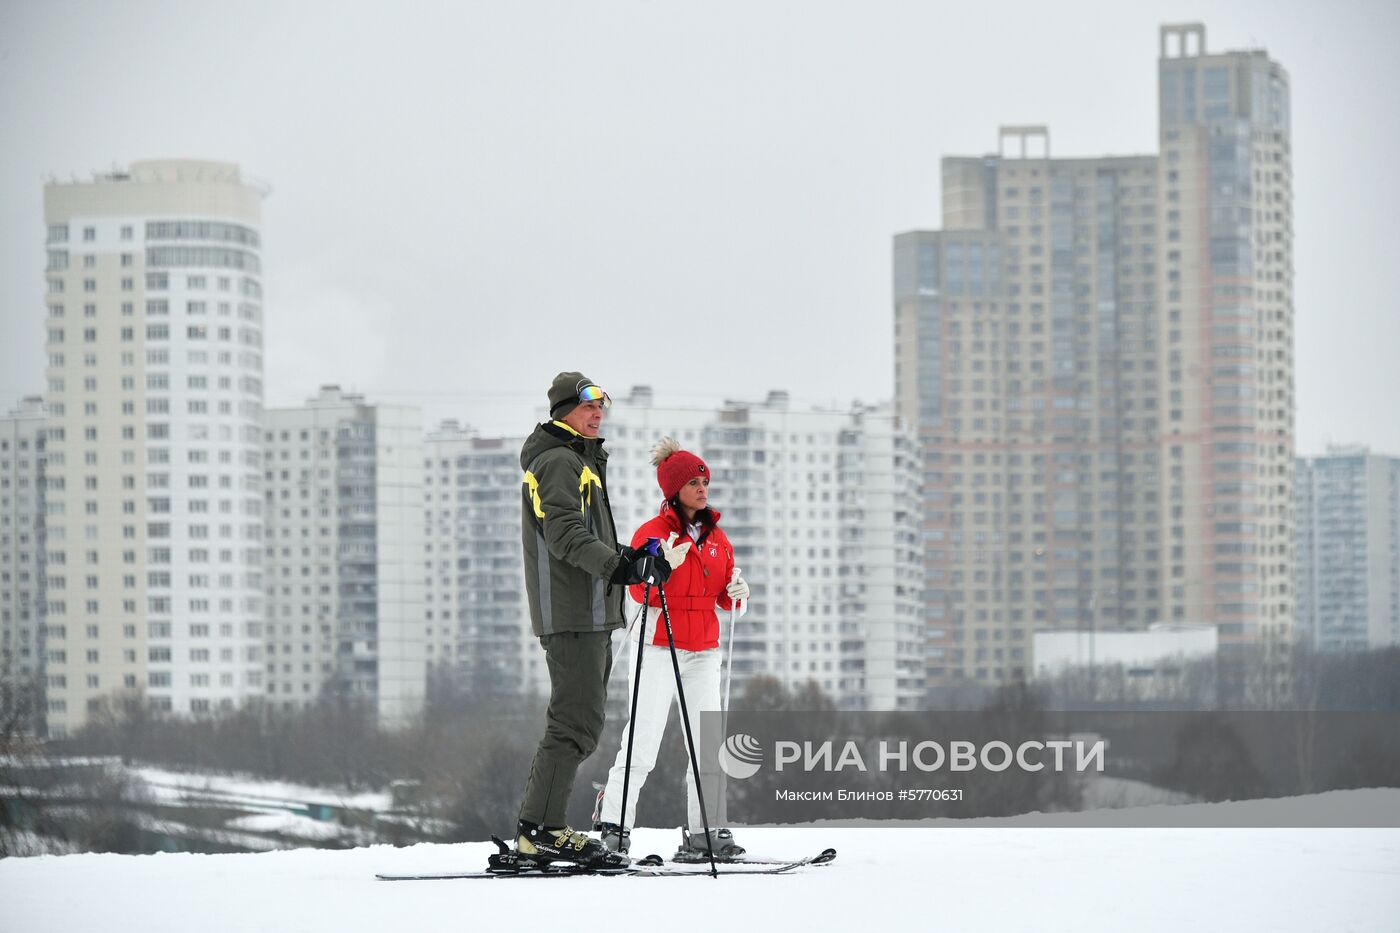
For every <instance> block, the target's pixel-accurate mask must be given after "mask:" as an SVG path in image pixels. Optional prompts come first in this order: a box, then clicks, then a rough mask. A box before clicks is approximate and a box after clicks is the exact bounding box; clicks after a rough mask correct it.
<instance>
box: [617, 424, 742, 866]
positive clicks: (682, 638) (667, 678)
mask: <svg viewBox="0 0 1400 933" xmlns="http://www.w3.org/2000/svg"><path fill="white" fill-rule="evenodd" d="M651 462H652V463H653V464H654V465H655V466H656V482H657V485H659V486H660V487H661V493H662V495H663V496H664V497H665V501H664V502H663V503H662V504H661V511H660V512H659V513H658V514H657V515H656V517H655V518H652V519H650V520H649V521H647V522H646V523H645V524H643V525H642V527H640V528H638V529H637V533H636V534H634V535H633V536H632V546H633V547H640V546H642V545H643V544H645V543H646V541H647V539H649V538H656V539H658V540H660V541H663V542H666V543H667V544H668V545H670V544H671V542H673V541H675V539H677V538H680V539H681V540H682V541H683V542H684V543H682V544H680V545H679V546H676V547H675V549H674V550H673V551H671V552H670V554H668V556H671V555H674V554H677V553H679V554H681V555H683V557H682V562H681V563H680V564H679V565H678V566H676V567H675V569H673V571H672V573H671V577H670V579H669V580H668V581H667V582H666V583H665V592H666V608H667V610H668V611H669V613H670V617H671V631H672V634H673V636H674V638H675V644H676V657H677V659H678V661H679V664H680V673H681V683H682V685H683V686H684V688H685V697H686V706H687V707H688V709H689V710H690V713H691V717H690V718H691V723H690V727H691V730H692V734H696V733H697V732H698V729H699V715H698V714H699V713H702V712H709V711H715V710H718V709H719V708H720V699H719V691H720V651H719V616H718V615H717V614H716V609H720V610H724V611H726V612H727V611H729V610H731V609H733V608H734V606H735V605H736V604H737V603H738V602H740V601H743V600H747V599H748V598H749V585H748V583H746V582H745V581H744V579H743V578H742V577H740V576H739V575H737V574H736V573H735V572H734V549H733V548H732V547H731V546H730V544H729V538H728V536H727V535H725V533H724V531H723V530H722V529H721V528H720V527H719V513H718V512H716V511H715V510H714V509H711V508H710V506H709V498H710V493H709V486H710V471H709V468H708V467H706V466H705V461H703V460H701V459H700V458H699V457H697V456H696V455H695V454H693V453H691V452H689V451H687V450H682V449H681V447H680V445H679V444H678V443H676V441H675V440H674V439H673V438H670V437H664V438H662V439H661V442H660V443H659V444H657V445H656V446H655V447H654V448H652V452H651ZM686 538H689V540H688V541H686V540H685V539H686ZM630 593H631V596H632V600H633V602H635V603H637V604H638V605H640V604H641V602H642V600H643V599H645V598H646V597H645V595H644V594H645V587H643V586H641V585H638V586H633V587H631V589H630ZM660 616H661V594H660V593H659V592H658V591H657V588H655V587H653V588H652V591H651V600H650V605H649V606H648V607H647V610H646V618H645V621H644V622H643V623H642V624H644V625H646V626H647V635H646V644H647V646H646V648H645V649H644V650H645V655H644V657H643V658H642V673H641V682H640V684H637V685H635V686H634V689H635V690H637V691H638V694H637V697H636V699H635V702H636V717H635V720H634V721H633V722H632V723H630V724H629V726H628V728H625V729H623V732H622V746H621V747H620V748H619V749H618V751H617V760H616V761H615V762H614V763H613V766H612V770H611V771H609V772H608V783H607V786H606V787H605V788H604V789H603V791H602V792H601V794H600V795H599V801H598V809H597V813H596V815H595V823H596V825H595V826H594V827H593V828H594V829H595V830H596V831H598V832H600V833H602V838H603V842H604V844H606V845H607V846H608V848H610V849H612V850H614V851H621V852H626V851H627V850H628V847H629V844H630V829H629V828H628V827H625V826H619V825H618V822H619V820H620V819H621V815H622V785H623V781H624V778H626V783H627V797H628V799H627V815H628V817H629V818H630V819H631V821H632V822H633V823H634V824H635V822H636V820H635V814H636V812H637V811H636V804H637V796H638V794H639V793H640V792H641V789H642V784H643V783H644V782H645V781H646V778H647V775H648V774H650V773H651V769H652V768H653V767H655V765H656V755H657V752H658V750H659V749H660V748H661V737H662V734H663V733H664V732H665V729H666V717H667V715H668V714H669V713H670V711H671V705H672V704H673V703H675V702H676V678H675V672H674V670H673V668H672V666H671V658H670V649H669V647H668V643H667V641H666V626H665V624H664V623H661V622H660ZM731 637H732V634H731ZM632 650H633V651H634V652H635V651H636V650H637V649H636V646H635V644H634V645H633V648H632ZM635 661H636V658H635V656H634V657H633V664H635ZM629 729H632V730H634V736H633V746H632V772H631V776H630V777H628V776H627V733H628V730H629ZM697 741H698V740H697ZM707 772H709V773H713V769H712V768H706V767H705V766H704V765H703V764H702V766H701V773H702V774H704V773H707ZM685 774H686V781H685V784H686V814H687V823H686V828H685V829H683V830H682V841H681V846H680V848H679V849H678V850H677V852H676V855H675V860H676V861H694V862H698V861H704V860H706V859H708V857H709V849H710V846H707V845H706V839H705V830H704V828H703V821H702V818H701V813H700V801H699V799H698V796H697V794H696V790H695V779H694V776H693V774H692V771H691V769H690V768H689V767H687V769H686V772H685ZM717 784H718V782H717V781H716V782H715V785H711V783H710V781H709V780H707V781H706V789H711V788H712V787H713V786H717ZM711 793H712V794H713V790H711ZM711 799H712V800H713V797H712V798H711ZM710 837H711V838H710V840H709V842H710V844H711V845H712V846H713V849H714V854H715V858H716V859H720V860H725V861H733V860H734V859H737V858H739V857H740V856H741V855H743V854H744V849H743V848H741V847H740V846H738V845H736V844H735V842H734V835H733V833H731V832H730V831H729V830H728V829H713V830H711V831H710Z"/></svg>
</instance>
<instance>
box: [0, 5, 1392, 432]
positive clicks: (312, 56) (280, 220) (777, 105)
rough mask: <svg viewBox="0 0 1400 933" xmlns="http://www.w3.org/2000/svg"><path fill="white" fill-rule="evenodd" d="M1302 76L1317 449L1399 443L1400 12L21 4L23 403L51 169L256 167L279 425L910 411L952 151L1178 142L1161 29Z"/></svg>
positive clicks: (32, 366)
mask: <svg viewBox="0 0 1400 933" xmlns="http://www.w3.org/2000/svg"><path fill="white" fill-rule="evenodd" d="M1198 20H1203V21H1204V22H1205V23H1206V26H1207V43H1208V47H1209V49H1210V50H1211V51H1223V50H1229V49H1238V48H1254V47H1262V48H1265V49H1267V50H1268V51H1269V53H1270V55H1271V56H1272V57H1273V58H1275V59H1276V60H1278V61H1279V62H1281V63H1282V64H1283V65H1284V67H1285V68H1287V70H1288V72H1289V75H1290V77H1291V80H1292V88H1293V146H1294V192H1295V212H1294V217H1295V229H1296V252H1295V261H1296V272H1297V276H1296V294H1295V300H1296V308H1297V326H1296V334H1297V399H1298V438H1299V445H1298V446H1299V450H1300V452H1303V453H1314V452H1319V451H1320V450H1321V449H1322V447H1323V445H1324V444H1325V443H1327V442H1329V441H1331V442H1362V443H1368V444H1370V445H1372V446H1373V447H1375V448H1377V449H1379V450H1382V451H1385V452H1388V453H1392V454H1397V455H1400V414H1397V413H1396V411H1395V403H1396V401H1397V399H1400V358H1397V357H1400V353H1398V352H1397V351H1400V314H1398V313H1397V312H1400V307H1397V299H1396V297H1395V295H1396V284H1395V276H1396V269H1397V257H1400V222H1397V221H1398V220H1400V211H1398V210H1397V209H1398V208H1400V172H1397V170H1396V169H1395V163H1396V155H1397V152H1400V146H1398V145H1397V144H1398V143H1400V131H1398V128H1400V105H1397V103H1396V98H1397V92H1400V56H1397V55H1396V53H1395V42H1396V38H1397V36H1400V4H1395V3H1393V2H1371V0H1364V2H1332V3H1321V2H1315V0H1306V2H1300V0H1284V2H1279V0H1271V2H1253V0H1248V2H1234V3H1231V4H1228V5H1226V4H1202V3H1174V2H1157V3H1153V2H1136V0H1134V2H1131V3H1123V2H1104V3H1085V2H1074V0H1070V2H1055V3H1048V2H1044V0H1034V2H1025V3H1008V2H989V3H983V4H980V5H974V4H968V3H959V4H951V3H949V4H944V3H934V2H860V3H855V2H851V3H840V4H836V3H818V2H811V0H804V2H788V3H764V2H755V0H749V2H740V3H723V2H706V3H694V2H692V3H678V2H676V3H668V2H655V0H653V2H606V3H604V2H585V0H573V2H558V3H535V2H505V0H502V2H497V3H489V4H487V3H442V4H426V3H411V2H400V3H393V4H390V3H385V4H359V3H354V2H347V0H339V2H335V3H311V2H291V3H276V4H274V3H268V4H263V3H257V2H240V3H237V4H227V3H219V4H214V3H204V2H197V0H184V2H178V3H151V2H136V0H124V2H122V3H105V2H95V0H93V2H87V3H70V2H56V0H46V2H42V3H40V2H32V3H30V2H7V3H4V4H3V5H0V127H3V140H4V142H3V146H0V315H2V316H3V318H2V319H3V331H2V332H0V335H2V336H3V340H0V343H2V344H3V347H0V405H3V406H5V407H8V406H9V405H10V404H12V403H13V402H14V401H15V400H16V399H17V398H18V397H19V396H20V395H23V394H26V393H34V392H40V391H42V389H43V385H44V379H43V366H44V356H43V321H44V313H45V312H44V307H45V306H44V290H43V268H44V256H43V236H44V226H43V216H42V185H43V182H44V180H45V179H46V177H48V176H50V175H53V176H56V177H58V178H60V179H68V178H70V177H74V176H76V177H78V178H82V179H86V178H89V177H90V174H91V172H92V171H93V170H106V169H109V168H111V167H112V166H114V165H118V166H124V165H126V164H128V163H130V162H131V161H134V160H138V159H146V158H169V157H192V158H209V159H219V160H226V161H232V162H237V163H239V164H240V165H241V166H242V167H243V170H244V171H245V172H246V173H247V174H249V175H250V176H253V177H256V178H258V179H261V180H264V181H266V182H267V183H269V184H270V185H271V188H272V193H271V195H270V196H269V197H268V198H267V200H266V201H265V203H264V216H263V235H264V240H263V247H264V248H263V269H264V287H265V298H266V351H267V352H266V367H267V372H266V386H267V401H268V404H270V405H278V404H293V403H297V402H299V401H300V400H302V399H303V398H305V397H306V396H308V395H310V394H312V393H314V391H315V390H316V387H317V386H318V385H319V384H321V383H325V382H336V383H339V384H341V385H342V386H345V387H347V388H354V389H357V390H360V391H363V392H365V393H366V394H368V395H369V396H370V397H371V398H372V399H376V400H383V401H396V402H411V403H415V404H421V405H422V406H423V407H424V409H425V411H426V415H427V417H428V418H429V419H430V420H434V421H435V420H437V419H438V418H441V417H448V416H451V417H457V418H459V419H461V420H463V421H466V422H469V423H471V424H472V425H474V426H477V427H479V428H481V429H483V430H485V431H488V432H509V433H523V431H524V430H526V429H527V428H528V426H529V424H530V422H531V419H532V417H533V416H534V414H535V409H536V408H537V407H538V406H539V404H540V403H541V402H542V400H543V396H544V392H545V389H546V388H547V386H548V383H549V380H550V378H551V377H552V376H553V374H554V373H555V372H557V371H558V370H560V369H575V368H581V369H582V370H583V371H584V372H585V373H587V374H588V375H590V376H592V377H593V378H594V379H595V380H597V381H598V382H600V383H601V384H602V385H604V386H605V387H606V388H608V389H610V390H611V391H613V392H614V394H619V395H621V394H625V393H626V390H627V388H628V387H629V386H631V385H634V384H640V383H645V384H650V385H652V386H653V387H654V388H655V389H656V391H657V394H658V400H659V401H663V402H664V401H678V400H679V401H686V402H692V401H693V402H695V403H697V404H713V403H716V402H718V401H720V400H721V399H723V398H759V397H762V396H763V395H764V394H765V393H766V392H767V391H768V390H769V389H772V388H782V389H787V390H788V391H789V392H790V393H791V394H792V396H793V398H794V400H795V402H796V403H798V404H802V405H806V404H809V403H811V404H840V405H846V404H849V403H850V402H851V401H852V400H853V399H860V400H863V401H866V402H871V401H877V400H881V399H886V398H888V397H890V396H891V395H892V392H893V364H892V351H891V341H892V323H891V322H892V310H891V294H890V241H891V237H892V236H893V235H894V234H896V233H898V232H901V231H904V230H910V229H917V228H924V229H936V228H937V227H938V226H939V221H940V205H939V170H938V163H939V159H940V157H942V156H944V155H980V154H983V153H986V152H989V151H992V150H993V149H995V146H996V133H997V127H998V126H999V125H1002V124H1019V123H1043V124H1047V125H1048V126H1049V127H1050V135H1051V150H1052V155H1055V156H1065V157H1068V156H1091V155H1102V154H1131V153H1150V152H1153V151H1155V149H1156V140H1157V126H1156V103H1155V102H1156V56H1157V39H1158V33H1157V30H1158V26H1159V25H1160V24H1161V23H1164V22H1183V21H1198Z"/></svg>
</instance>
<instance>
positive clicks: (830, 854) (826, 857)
mask: <svg viewBox="0 0 1400 933" xmlns="http://www.w3.org/2000/svg"><path fill="white" fill-rule="evenodd" d="M835 859H836V850H835V849H823V850H822V851H821V853H820V854H819V855H814V856H812V857H811V858H809V859H799V860H797V861H796V862H794V861H793V860H792V859H775V858H749V857H748V856H747V855H741V856H740V857H739V858H736V859H728V860H723V859H716V861H717V862H718V863H719V864H720V865H793V864H799V865H829V864H831V862H832V861H834V860H835ZM671 864H673V865H708V864H709V860H708V859H700V860H698V861H695V862H688V861H687V862H679V861H676V860H675V859H672V860H671Z"/></svg>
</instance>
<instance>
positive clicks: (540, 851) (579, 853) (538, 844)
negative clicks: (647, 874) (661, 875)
mask: <svg viewBox="0 0 1400 933" xmlns="http://www.w3.org/2000/svg"><path fill="white" fill-rule="evenodd" d="M517 833H518V836H517V838H516V840H515V855H516V856H517V858H521V859H530V860H533V861H534V862H536V863H537V864H539V865H547V864H549V863H551V862H571V863H572V864H574V865H577V866H578V867H579V868H583V869H588V870H590V871H596V870H606V869H610V868H611V869H616V868H626V867H627V866H628V864H630V862H631V859H629V858H628V857H627V855H626V853H623V852H612V851H609V850H608V847H607V846H605V845H603V844H602V843H601V842H599V841H598V840H597V839H590V838H589V837H588V836H586V835H584V834H583V833H578V832H574V830H573V829H571V828H569V827H568V826H554V827H548V826H538V825H536V824H534V823H530V822H527V821H525V820H521V821H520V823H519V826H518V829H517Z"/></svg>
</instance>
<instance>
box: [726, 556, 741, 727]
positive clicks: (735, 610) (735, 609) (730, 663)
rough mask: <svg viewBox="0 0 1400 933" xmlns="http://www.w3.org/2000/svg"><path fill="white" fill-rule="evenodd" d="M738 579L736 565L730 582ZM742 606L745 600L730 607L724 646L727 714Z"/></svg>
mask: <svg viewBox="0 0 1400 933" xmlns="http://www.w3.org/2000/svg"><path fill="white" fill-rule="evenodd" d="M737 579H739V568H738V567H735V568H734V572H733V573H732V574H730V576H729V582H730V583H731V584H732V583H733V582H734V581H735V580H737ZM742 607H744V601H743V600H735V601H734V604H733V605H732V606H730V608H729V644H728V645H726V646H725V648H724V652H725V653H724V706H723V707H722V708H723V710H724V712H725V713H726V714H727V713H728V712H729V685H730V684H731V683H732V682H733V679H734V627H735V626H736V625H737V624H738V622H739V617H740V616H742V615H743V614H744V612H743V608H742Z"/></svg>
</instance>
